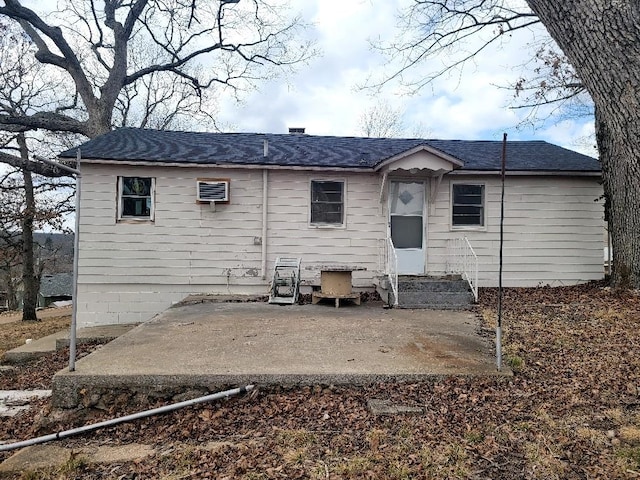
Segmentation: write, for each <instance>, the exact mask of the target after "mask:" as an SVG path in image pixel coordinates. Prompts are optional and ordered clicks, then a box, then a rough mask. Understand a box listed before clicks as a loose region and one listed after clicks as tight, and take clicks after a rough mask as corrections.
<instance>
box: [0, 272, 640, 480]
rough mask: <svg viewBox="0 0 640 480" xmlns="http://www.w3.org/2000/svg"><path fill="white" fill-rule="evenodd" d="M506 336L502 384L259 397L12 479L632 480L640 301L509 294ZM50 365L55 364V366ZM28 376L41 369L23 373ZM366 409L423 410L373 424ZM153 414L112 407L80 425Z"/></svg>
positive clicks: (119, 435)
mask: <svg viewBox="0 0 640 480" xmlns="http://www.w3.org/2000/svg"><path fill="white" fill-rule="evenodd" d="M495 307H496V292H495V290H485V291H483V292H482V296H481V298H480V304H479V305H478V307H477V309H478V316H479V326H478V328H479V329H480V331H482V332H484V334H487V335H489V334H490V332H492V329H493V327H494V326H495V321H496V313H495V312H496V308H495ZM503 326H504V347H505V360H506V361H508V362H509V364H510V365H511V366H512V367H513V368H514V370H515V371H516V373H515V375H514V377H512V378H509V379H493V378H492V379H489V378H444V379H439V380H434V381H433V382H426V383H420V384H382V385H372V386H368V387H364V388H363V387H330V386H317V387H304V388H302V387H301V388H295V389H282V388H262V389H260V390H259V391H258V392H257V394H255V395H253V396H251V397H246V398H236V399H231V400H229V401H226V402H221V403H218V404H213V405H202V406H199V407H192V408H189V409H185V410H181V411H178V412H175V413H172V414H167V415H163V416H156V417H153V418H149V419H145V420H139V421H136V422H134V423H130V424H124V425H120V426H118V427H113V428H109V429H105V430H101V431H99V432H96V433H93V434H91V435H87V436H84V437H79V438H75V439H73V440H67V441H65V442H63V443H62V444H63V445H66V446H68V447H73V448H76V449H77V448H79V447H80V446H83V445H87V444H92V445H97V444H108V445H122V444H129V443H134V442H137V443H142V444H147V445H151V446H153V447H154V448H155V453H154V454H153V455H151V456H149V457H146V458H144V459H140V460H139V461H135V462H126V463H109V464H95V463H89V462H88V461H87V459H84V458H82V457H81V456H77V455H75V456H71V457H70V460H69V462H67V463H66V464H65V465H62V466H59V467H56V468H52V469H48V470H42V471H32V472H22V473H19V474H16V475H15V478H43V479H53V478H56V479H57V478H88V479H93V478H95V479H97V478H118V479H121V478H122V479H124V478H176V479H177V478H242V479H275V478H317V479H321V478H384V479H410V478H483V479H485V478H486V479H510V480H512V479H520V478H540V479H554V478H558V479H567V478H568V479H573V478H575V479H591V478H607V479H616V478H630V479H633V478H639V477H640V397H639V396H638V388H639V387H640V357H639V355H638V353H640V351H639V348H640V328H639V327H640V296H638V295H637V294H634V293H622V294H618V293H614V292H611V291H609V290H607V289H603V288H602V286H601V285H599V284H590V285H586V286H579V287H565V288H535V289H509V290H507V291H506V292H505V299H504V320H503ZM58 356H60V358H61V359H62V360H56V359H57V356H53V357H52V359H51V361H50V363H51V364H52V365H53V364H54V363H55V362H57V361H63V360H64V354H58ZM62 366H64V365H62ZM29 368H34V369H40V370H42V369H43V368H44V365H43V364H35V365H34V366H32V367H26V368H25V369H23V372H24V374H25V375H29ZM15 381H18V380H17V379H15ZM370 399H383V400H390V401H392V402H395V403H397V404H399V405H404V406H416V407H421V408H422V412H423V413H421V414H413V415H394V416H379V417H376V416H374V415H372V414H371V412H370V411H369V410H368V408H367V402H368V400H370ZM155 405H156V403H155V402H153V401H149V400H148V399H140V402H138V403H137V404H135V405H133V404H126V405H125V404H118V403H117V402H116V403H115V404H114V405H112V408H111V409H110V411H108V412H92V418H91V419H90V421H97V420H100V419H105V418H109V417H111V416H113V415H118V414H122V413H125V412H126V413H129V412H132V411H136V410H138V409H140V408H146V407H149V406H155ZM42 407H43V408H45V413H46V408H47V407H46V405H42ZM53 413H55V412H52V414H53ZM52 418H56V419H57V420H58V421H57V422H52V420H51V419H52ZM79 421H80V419H79V418H78V417H73V416H71V417H67V418H60V417H57V416H55V415H50V416H49V418H47V417H46V416H45V414H36V412H32V416H31V417H23V418H16V419H14V420H9V421H6V422H4V421H3V422H2V424H1V425H0V438H26V437H29V436H32V435H36V434H38V435H40V434H44V433H49V432H50V431H52V429H59V428H68V427H70V426H72V425H73V424H74V423H75V422H79ZM83 421H87V420H86V419H84V420H83ZM5 457H6V455H5ZM0 458H1V457H0Z"/></svg>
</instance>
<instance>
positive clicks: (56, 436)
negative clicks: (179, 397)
mask: <svg viewBox="0 0 640 480" xmlns="http://www.w3.org/2000/svg"><path fill="white" fill-rule="evenodd" d="M254 388H255V386H254V385H247V386H245V387H240V388H234V389H232V390H225V391H224V392H218V393H212V394H211V395H205V396H204V397H198V398H194V399H191V400H185V401H184V402H178V403H173V404H171V405H165V406H163V407H158V408H153V409H151V410H143V411H142V412H137V413H132V414H131V415H125V416H124V417H117V418H112V419H111V420H105V421H103V422H98V423H94V424H93V425H85V426H83V427H78V428H72V429H71V430H63V431H62V432H57V433H52V434H50V435H44V436H42V437H36V438H31V439H29V440H23V441H22V442H16V443H7V444H6V445H0V452H8V451H10V450H15V449H17V448H23V447H28V446H30V445H37V444H40V443H45V442H51V441H53V440H62V439H63V438H67V437H71V436H73V435H79V434H81V433H86V432H92V431H94V430H98V429H99V428H105V427H111V426H113V425H118V424H120V423H124V422H130V421H132V420H138V419H139V418H145V417H151V416H152V415H157V414H160V413H167V412H172V411H174V410H178V409H179V408H184V407H190V406H191V405H197V404H199V403H204V402H211V401H213V400H219V399H221V398H228V397H231V396H234V395H240V394H244V393H247V392H250V391H251V390H253V389H254Z"/></svg>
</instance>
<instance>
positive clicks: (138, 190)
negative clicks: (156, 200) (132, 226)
mask: <svg viewBox="0 0 640 480" xmlns="http://www.w3.org/2000/svg"><path fill="white" fill-rule="evenodd" d="M152 212H153V179H152V178H149V177H121V178H120V218H143V219H145V218H146V219H151V216H152Z"/></svg>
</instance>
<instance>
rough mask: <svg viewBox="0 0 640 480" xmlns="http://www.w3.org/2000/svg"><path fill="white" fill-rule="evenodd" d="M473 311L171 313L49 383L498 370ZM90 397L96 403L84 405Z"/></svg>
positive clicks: (81, 387)
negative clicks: (478, 331) (479, 332)
mask: <svg viewBox="0 0 640 480" xmlns="http://www.w3.org/2000/svg"><path fill="white" fill-rule="evenodd" d="M477 330H478V324H477V319H476V317H475V316H474V315H473V314H472V313H471V312H459V311H457V312H456V311H428V310H397V309H390V310H387V309H383V308H382V307H381V304H379V303H365V304H363V305H360V306H345V307H342V308H339V309H336V308H334V307H332V306H329V305H323V304H318V305H289V306H278V305H269V304H266V303H199V304H191V305H183V306H177V307H173V308H171V309H169V310H167V311H165V312H164V313H162V314H161V315H159V316H157V317H156V318H154V319H153V320H150V321H149V322H147V323H144V324H142V325H139V326H137V327H136V328H134V329H132V330H131V331H129V332H128V333H125V334H124V335H122V336H120V337H118V338H117V339H115V340H114V341H112V342H110V343H109V344H107V345H105V346H103V347H102V348H100V349H99V350H97V351H96V352H93V353H91V354H90V355H88V356H86V357H84V358H82V359H80V360H79V361H78V362H77V363H76V371H75V372H68V371H62V372H60V373H58V374H57V375H56V376H55V378H54V386H53V390H54V394H53V403H54V405H56V406H58V407H65V408H72V407H75V406H77V405H79V404H85V405H86V404H87V402H89V404H91V403H95V402H96V401H98V400H97V398H98V397H99V395H100V392H106V391H109V390H111V391H113V390H128V391H139V392H147V393H148V392H153V393H156V394H158V395H160V394H161V392H162V391H164V390H166V391H171V392H174V393H175V392H178V391H180V389H182V391H184V390H185V389H191V390H196V391H198V390H200V391H203V392H205V393H206V392H207V391H212V390H215V389H218V388H219V387H222V386H228V385H244V384H250V383H255V384H273V383H275V384H286V385H290V384H345V383H346V384H364V383H373V382H378V381H417V380H422V379H427V378H432V377H434V376H437V377H439V376H445V375H507V374H510V372H509V371H508V370H503V371H501V372H498V371H497V370H496V367H495V358H494V357H493V356H492V351H493V346H492V344H491V343H490V342H489V341H488V340H487V339H485V338H483V337H481V336H480V335H479V334H478V333H477ZM91 396H93V397H94V400H92V401H89V400H88V398H89V397H91Z"/></svg>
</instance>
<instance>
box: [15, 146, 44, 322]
mask: <svg viewBox="0 0 640 480" xmlns="http://www.w3.org/2000/svg"><path fill="white" fill-rule="evenodd" d="M17 140H18V145H19V147H20V156H21V157H22V158H23V159H24V160H25V161H28V159H29V151H28V149H27V141H26V139H25V137H24V134H18V138H17ZM22 175H23V178H24V197H25V208H24V212H23V214H22V288H23V292H24V295H23V297H22V321H28V320H38V317H37V316H36V307H37V305H38V290H39V287H40V285H39V283H40V282H39V281H38V278H37V276H36V273H35V268H34V258H33V257H34V255H33V220H34V218H35V212H36V202H35V197H34V194H33V179H32V177H31V172H30V171H29V170H27V169H23V170H22Z"/></svg>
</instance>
